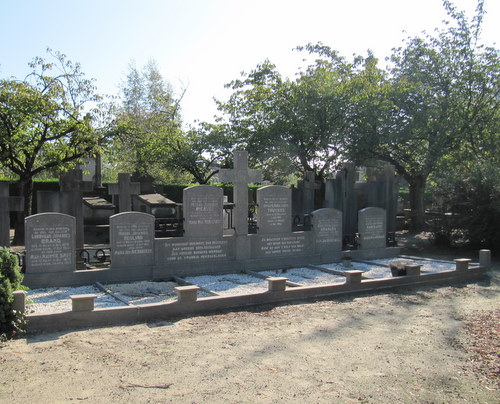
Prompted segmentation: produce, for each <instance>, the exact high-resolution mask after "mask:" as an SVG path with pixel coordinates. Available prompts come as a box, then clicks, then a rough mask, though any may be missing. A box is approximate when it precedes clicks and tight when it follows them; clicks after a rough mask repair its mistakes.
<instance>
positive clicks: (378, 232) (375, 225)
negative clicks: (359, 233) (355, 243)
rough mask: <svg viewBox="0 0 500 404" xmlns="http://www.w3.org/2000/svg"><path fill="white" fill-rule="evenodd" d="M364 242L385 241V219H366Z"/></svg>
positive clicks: (375, 217) (379, 217)
mask: <svg viewBox="0 0 500 404" xmlns="http://www.w3.org/2000/svg"><path fill="white" fill-rule="evenodd" d="M363 238H364V240H378V239H385V233H384V217H382V216H373V217H370V216H368V217H366V218H365V232H364V235H363Z"/></svg>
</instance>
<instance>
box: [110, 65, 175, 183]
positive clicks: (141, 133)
mask: <svg viewBox="0 0 500 404" xmlns="http://www.w3.org/2000/svg"><path fill="white" fill-rule="evenodd" d="M181 98H182V97H181ZM179 103H180V99H175V97H174V94H173V90H172V88H171V86H170V84H169V83H168V82H167V81H166V80H164V79H163V77H162V76H161V74H160V71H159V69H158V67H157V65H156V63H155V62H154V61H150V62H149V63H148V64H147V65H146V66H144V68H143V69H142V71H139V70H138V69H137V68H136V67H135V66H134V65H130V66H129V72H128V75H127V78H126V81H125V83H124V84H123V86H122V99H121V104H120V105H117V106H115V107H116V110H115V113H116V120H115V125H114V127H113V129H112V131H111V133H112V135H113V137H114V141H113V144H112V147H110V148H108V149H107V150H106V155H105V156H103V157H104V171H105V179H106V180H112V179H113V177H114V176H115V175H117V174H118V173H119V172H130V173H133V174H134V175H136V176H139V177H150V178H161V179H163V180H165V179H167V180H170V181H175V180H176V179H177V180H178V179H179V178H177V176H176V175H172V172H171V170H170V172H169V170H166V168H167V167H166V164H165V161H164V158H165V156H166V155H168V154H169V153H170V151H171V150H172V145H173V144H175V143H176V142H177V141H178V139H181V138H182V132H181V119H180V107H179ZM110 171H111V172H112V174H111V175H110V174H109V172H110Z"/></svg>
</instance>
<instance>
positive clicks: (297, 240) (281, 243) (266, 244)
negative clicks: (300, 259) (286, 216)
mask: <svg viewBox="0 0 500 404" xmlns="http://www.w3.org/2000/svg"><path fill="white" fill-rule="evenodd" d="M305 249H306V242H305V236H296V237H287V236H284V237H262V246H261V251H262V253H263V254H264V255H266V256H279V255H293V254H300V253H303V252H304V251H305Z"/></svg>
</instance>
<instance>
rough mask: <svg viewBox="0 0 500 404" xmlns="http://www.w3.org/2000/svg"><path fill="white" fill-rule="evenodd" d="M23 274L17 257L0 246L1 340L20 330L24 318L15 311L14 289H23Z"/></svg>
mask: <svg viewBox="0 0 500 404" xmlns="http://www.w3.org/2000/svg"><path fill="white" fill-rule="evenodd" d="M22 278H23V276H22V275H21V272H20V271H19V265H18V263H17V258H16V257H15V256H14V255H12V254H10V253H9V250H8V249H7V248H5V247H2V248H0V340H1V339H5V338H8V337H11V336H13V335H14V334H15V333H16V332H17V331H20V328H21V325H22V322H23V319H22V318H21V317H20V316H19V315H18V314H17V313H15V312H14V310H13V309H12V303H13V302H14V294H13V293H14V291H15V290H18V289H21V288H22V287H21V281H22Z"/></svg>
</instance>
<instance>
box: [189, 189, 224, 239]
mask: <svg viewBox="0 0 500 404" xmlns="http://www.w3.org/2000/svg"><path fill="white" fill-rule="evenodd" d="M222 201H223V193H222V188H218V187H213V186H210V185H197V186H194V187H189V188H185V189H184V192H183V203H182V208H183V212H184V236H185V237H222V234H223V230H224V222H223V212H222Z"/></svg>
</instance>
